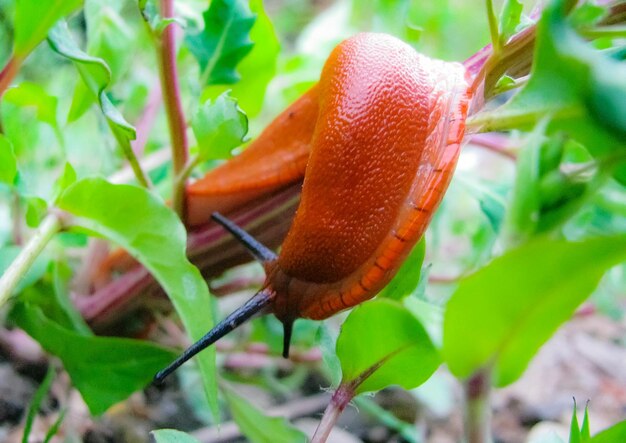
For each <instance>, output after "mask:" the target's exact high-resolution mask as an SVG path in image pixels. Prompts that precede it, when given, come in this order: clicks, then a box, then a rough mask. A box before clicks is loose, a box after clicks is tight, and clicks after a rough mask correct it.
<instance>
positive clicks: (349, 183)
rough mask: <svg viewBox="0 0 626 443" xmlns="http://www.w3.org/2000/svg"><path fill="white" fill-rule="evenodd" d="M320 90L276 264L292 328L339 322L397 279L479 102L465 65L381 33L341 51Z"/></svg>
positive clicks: (281, 305)
mask: <svg viewBox="0 0 626 443" xmlns="http://www.w3.org/2000/svg"><path fill="white" fill-rule="evenodd" d="M318 88H319V115H318V118H317V122H316V125H315V131H314V133H313V139H312V142H311V154H310V157H309V161H308V164H307V166H306V171H305V178H304V184H303V189H302V197H301V202H300V206H299V207H298V210H297V213H296V217H295V219H294V222H293V224H292V227H291V229H290V231H289V233H288V234H287V237H286V239H285V242H284V243H283V247H282V250H281V253H280V256H279V258H278V260H276V261H275V262H273V263H269V264H267V265H266V269H267V271H268V277H267V280H266V286H267V287H269V288H271V289H272V290H273V291H274V292H275V301H274V306H273V312H274V313H275V314H276V315H277V316H278V318H280V319H281V320H283V321H289V320H293V319H295V318H297V317H307V318H313V319H323V318H326V317H329V316H331V315H333V314H334V313H336V312H338V311H341V310H343V309H346V308H349V307H351V306H354V305H356V304H358V303H360V302H362V301H364V300H367V299H369V298H371V297H373V296H374V295H376V293H378V292H379V291H380V290H381V289H382V288H383V287H384V286H385V285H386V284H387V283H388V282H389V281H390V280H391V278H392V277H393V276H394V274H395V272H396V271H397V269H398V268H399V266H400V265H401V263H402V261H403V260H404V258H405V257H406V256H407V254H408V253H409V252H410V250H411V248H412V247H413V246H414V245H415V243H416V242H417V241H418V240H419V239H420V238H421V236H422V234H423V233H424V231H425V229H426V226H427V225H428V222H429V221H430V218H431V216H432V214H433V211H434V210H435V209H436V207H437V205H438V204H439V202H440V201H441V198H442V197H443V194H444V192H445V190H446V188H447V186H448V183H449V181H450V178H451V174H452V172H453V169H454V166H455V164H456V159H457V156H458V153H459V147H460V143H461V141H462V138H463V133H464V126H465V123H464V122H465V118H466V115H467V107H468V101H469V98H470V93H469V91H468V78H467V77H466V73H465V71H464V68H463V67H462V66H461V65H460V64H457V63H446V62H442V61H438V60H432V59H429V58H427V57H424V56H422V55H420V54H418V53H416V52H415V51H414V50H413V49H412V48H411V47H410V46H408V45H406V44H405V43H403V42H401V41H400V40H397V39H396V38H394V37H391V36H387V35H383V34H371V33H365V34H359V35H356V36H354V37H352V38H350V39H348V40H346V41H344V42H343V43H341V44H340V45H339V46H337V48H335V50H334V51H333V52H332V54H331V55H330V57H329V58H328V60H327V62H326V64H325V67H324V69H323V72H322V75H321V79H320V82H319V85H318Z"/></svg>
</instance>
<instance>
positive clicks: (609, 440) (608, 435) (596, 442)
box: [590, 420, 626, 443]
mask: <svg viewBox="0 0 626 443" xmlns="http://www.w3.org/2000/svg"><path fill="white" fill-rule="evenodd" d="M590 441H591V443H616V442H618V441H626V420H624V421H621V422H619V423H617V424H615V425H613V426H611V427H610V428H608V429H605V430H604V431H602V432H599V433H598V434H596V435H594V436H593V438H592V439H591V440H590Z"/></svg>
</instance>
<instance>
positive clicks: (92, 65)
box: [48, 22, 136, 158]
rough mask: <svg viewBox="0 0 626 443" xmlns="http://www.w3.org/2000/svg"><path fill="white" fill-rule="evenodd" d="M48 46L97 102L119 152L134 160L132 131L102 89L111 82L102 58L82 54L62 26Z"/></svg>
mask: <svg viewBox="0 0 626 443" xmlns="http://www.w3.org/2000/svg"><path fill="white" fill-rule="evenodd" d="M48 42H49V43H50V46H51V47H52V49H53V50H54V51H55V52H57V53H59V54H60V55H62V56H63V57H66V58H68V59H69V60H71V61H72V62H73V63H74V66H75V67H76V69H77V70H78V72H79V74H80V76H81V78H82V80H83V82H84V83H85V85H86V86H87V89H88V90H89V91H90V92H91V94H93V96H94V97H95V98H96V99H97V101H98V103H99V105H100V110H101V111H102V113H103V115H104V117H105V118H106V121H107V123H108V125H109V128H110V129H111V132H112V133H113V135H114V136H115V139H116V140H117V142H118V144H119V145H120V148H122V151H123V152H124V154H125V155H126V156H127V157H128V158H133V157H134V154H133V151H132V148H131V145H130V142H131V140H134V139H135V138H136V132H135V128H134V126H132V125H131V124H130V123H128V122H127V121H126V120H125V119H124V117H123V116H122V114H121V113H120V112H119V111H118V110H117V108H115V106H113V104H112V103H111V100H110V99H109V97H108V96H107V95H106V93H105V89H106V88H107V87H108V86H109V83H110V82H111V71H110V69H109V67H108V65H107V64H106V63H105V61H104V60H102V59H101V58H98V57H93V56H90V55H89V54H87V53H85V52H84V51H82V50H81V49H80V48H79V47H78V45H77V44H76V42H75V41H74V39H73V38H72V35H71V34H70V31H69V29H68V28H67V24H66V23H65V22H59V23H57V25H56V26H55V27H54V28H53V29H52V30H51V31H50V33H49V35H48Z"/></svg>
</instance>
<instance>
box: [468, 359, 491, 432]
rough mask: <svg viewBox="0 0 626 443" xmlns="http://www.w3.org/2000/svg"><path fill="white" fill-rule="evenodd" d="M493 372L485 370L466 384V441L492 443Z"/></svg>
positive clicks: (476, 374)
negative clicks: (490, 397) (491, 397)
mask: <svg viewBox="0 0 626 443" xmlns="http://www.w3.org/2000/svg"><path fill="white" fill-rule="evenodd" d="M490 392H491V370H490V369H483V370H480V371H478V372H477V373H475V374H474V375H473V376H472V377H471V378H470V379H469V380H467V381H466V382H465V401H466V405H465V414H466V416H465V441H467V443H491V442H492V439H491V403H490V401H489V394H490Z"/></svg>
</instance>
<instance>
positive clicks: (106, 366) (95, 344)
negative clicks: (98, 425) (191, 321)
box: [11, 303, 175, 415]
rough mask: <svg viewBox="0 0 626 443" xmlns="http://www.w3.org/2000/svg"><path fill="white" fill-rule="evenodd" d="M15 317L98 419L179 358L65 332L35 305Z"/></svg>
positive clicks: (20, 308)
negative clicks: (52, 358) (56, 363)
mask: <svg viewBox="0 0 626 443" xmlns="http://www.w3.org/2000/svg"><path fill="white" fill-rule="evenodd" d="M11 317H12V318H13V320H14V321H15V322H16V323H17V324H18V325H19V326H20V328H22V329H24V331H26V332H27V333H28V334H29V335H30V336H31V337H33V338H34V339H35V340H37V341H38V342H39V344H40V345H41V346H42V347H43V348H44V349H45V350H46V351H48V352H50V353H51V354H54V355H56V356H57V357H59V358H60V359H61V361H63V366H64V367H65V370H66V371H67V372H68V374H69V375H70V377H71V379H72V383H73V384H74V386H76V388H77V389H78V390H79V391H80V393H81V395H82V397H83V399H84V400H85V403H86V404H87V406H88V407H89V410H90V411H91V413H92V414H94V415H100V414H102V413H104V412H105V411H106V410H107V409H108V408H109V407H111V406H112V405H113V404H115V403H117V402H119V401H121V400H124V399H126V398H127V397H128V396H129V395H130V394H131V393H133V392H135V391H136V390H138V389H141V388H143V387H144V386H145V385H146V384H148V383H149V382H150V380H151V379H152V376H153V374H154V373H155V372H156V371H158V370H159V369H161V368H162V367H163V366H164V365H166V364H168V363H169V362H170V361H171V360H172V359H173V358H174V357H175V354H174V353H173V352H172V351H170V350H167V349H164V348H162V347H160V346H157V345H154V344H151V343H149V342H146V341H139V340H131V339H124V338H109V337H91V336H85V335H82V334H80V333H78V332H75V331H72V330H70V329H66V328H64V327H63V326H61V325H59V324H58V323H56V322H55V321H53V320H51V319H50V318H48V317H47V316H46V314H44V312H43V310H42V309H41V308H40V307H38V306H36V305H33V304H31V303H18V304H16V305H15V306H14V308H13V310H12V312H11Z"/></svg>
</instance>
